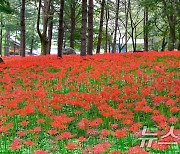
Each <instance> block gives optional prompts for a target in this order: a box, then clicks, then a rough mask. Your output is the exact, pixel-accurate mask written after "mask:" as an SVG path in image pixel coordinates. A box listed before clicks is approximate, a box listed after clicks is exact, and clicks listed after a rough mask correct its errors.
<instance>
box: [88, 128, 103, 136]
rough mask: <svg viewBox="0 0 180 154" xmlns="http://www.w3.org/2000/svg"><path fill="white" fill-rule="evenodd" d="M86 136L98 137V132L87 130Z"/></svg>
mask: <svg viewBox="0 0 180 154" xmlns="http://www.w3.org/2000/svg"><path fill="white" fill-rule="evenodd" d="M86 134H87V135H88V136H98V135H99V134H100V131H99V130H95V129H88V130H87V131H86Z"/></svg>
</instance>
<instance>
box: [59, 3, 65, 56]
mask: <svg viewBox="0 0 180 154" xmlns="http://www.w3.org/2000/svg"><path fill="white" fill-rule="evenodd" d="M60 5H61V8H60V13H59V28H58V57H59V58H61V57H62V47H63V38H64V24H63V23H64V0H60Z"/></svg>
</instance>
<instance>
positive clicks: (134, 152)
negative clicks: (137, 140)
mask: <svg viewBox="0 0 180 154" xmlns="http://www.w3.org/2000/svg"><path fill="white" fill-rule="evenodd" d="M128 154H149V153H148V152H146V151H144V150H143V149H142V148H140V147H139V146H135V147H131V148H129V151H128Z"/></svg>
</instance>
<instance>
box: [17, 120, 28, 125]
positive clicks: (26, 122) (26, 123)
mask: <svg viewBox="0 0 180 154" xmlns="http://www.w3.org/2000/svg"><path fill="white" fill-rule="evenodd" d="M19 124H20V125H22V126H27V125H28V124H29V121H22V122H20V123H19Z"/></svg>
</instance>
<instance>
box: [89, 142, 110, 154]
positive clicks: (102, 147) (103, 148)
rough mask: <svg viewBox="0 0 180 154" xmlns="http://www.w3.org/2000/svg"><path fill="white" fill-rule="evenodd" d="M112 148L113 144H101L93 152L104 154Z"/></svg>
mask: <svg viewBox="0 0 180 154" xmlns="http://www.w3.org/2000/svg"><path fill="white" fill-rule="evenodd" d="M110 146H111V144H110V143H108V142H103V143H99V144H97V145H95V146H94V147H93V148H92V151H93V152H94V153H96V154H99V153H104V152H106V150H107V149H108V148H109V147H110Z"/></svg>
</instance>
